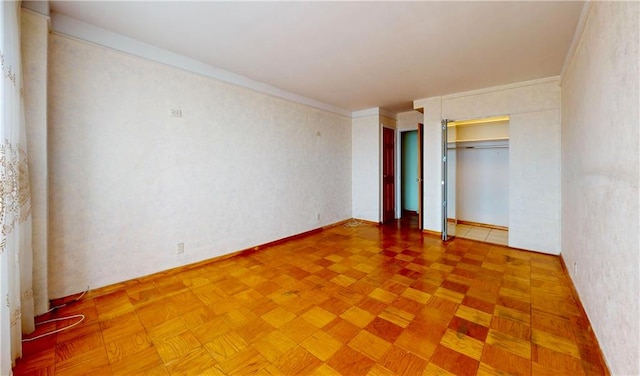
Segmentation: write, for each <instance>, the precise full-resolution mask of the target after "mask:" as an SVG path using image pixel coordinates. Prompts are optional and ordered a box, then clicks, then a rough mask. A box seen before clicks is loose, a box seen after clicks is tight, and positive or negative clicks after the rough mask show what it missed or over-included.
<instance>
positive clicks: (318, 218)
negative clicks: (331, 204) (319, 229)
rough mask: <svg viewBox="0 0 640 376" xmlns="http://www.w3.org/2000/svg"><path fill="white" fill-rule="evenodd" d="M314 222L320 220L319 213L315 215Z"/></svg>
mask: <svg viewBox="0 0 640 376" xmlns="http://www.w3.org/2000/svg"><path fill="white" fill-rule="evenodd" d="M316 220H317V221H319V220H320V213H316Z"/></svg>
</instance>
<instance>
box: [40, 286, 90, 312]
mask: <svg viewBox="0 0 640 376" xmlns="http://www.w3.org/2000/svg"><path fill="white" fill-rule="evenodd" d="M87 291H89V286H87V289H86V290H84V291H83V292H82V294H80V295H79V296H78V297H76V298H75V299H73V300H70V301H68V302H66V303H63V304H60V305H57V306H54V307H51V308H49V310H48V311H47V312H45V313H49V312H51V311H53V310H56V309H58V308H63V307H66V306H68V305H69V304H72V303H75V302H77V301H78V300H80V299H82V297H83V296H85V295H86V294H87Z"/></svg>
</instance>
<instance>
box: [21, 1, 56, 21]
mask: <svg viewBox="0 0 640 376" xmlns="http://www.w3.org/2000/svg"><path fill="white" fill-rule="evenodd" d="M22 8H24V9H29V10H30V11H33V12H35V13H38V14H40V15H42V16H46V17H49V16H50V15H51V8H50V7H49V1H47V0H23V1H22Z"/></svg>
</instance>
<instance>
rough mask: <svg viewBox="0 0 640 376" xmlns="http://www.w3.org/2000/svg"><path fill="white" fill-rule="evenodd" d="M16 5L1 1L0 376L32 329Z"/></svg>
mask: <svg viewBox="0 0 640 376" xmlns="http://www.w3.org/2000/svg"><path fill="white" fill-rule="evenodd" d="M19 12H20V3H19V2H18V1H1V2H0V13H1V14H0V17H1V20H2V23H1V25H2V30H0V34H1V35H0V60H1V63H2V84H1V85H0V95H1V98H0V99H1V100H2V101H1V102H2V104H1V107H0V227H1V229H2V234H1V237H0V375H9V374H11V367H12V364H13V362H14V361H15V359H16V358H17V357H19V356H21V355H22V345H21V338H22V333H29V332H31V331H33V330H34V302H33V289H32V274H33V266H32V262H33V254H32V244H31V198H30V192H29V173H28V168H27V149H26V129H25V123H24V98H23V93H22V76H21V73H22V72H21V60H20V27H19V26H20V24H19V20H20V17H19Z"/></svg>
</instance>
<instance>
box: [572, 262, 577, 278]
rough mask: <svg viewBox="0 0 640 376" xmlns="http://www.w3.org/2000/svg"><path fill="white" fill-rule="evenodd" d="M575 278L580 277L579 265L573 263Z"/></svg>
mask: <svg viewBox="0 0 640 376" xmlns="http://www.w3.org/2000/svg"><path fill="white" fill-rule="evenodd" d="M573 276H574V277H577V276H578V263H577V262H574V263H573Z"/></svg>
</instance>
